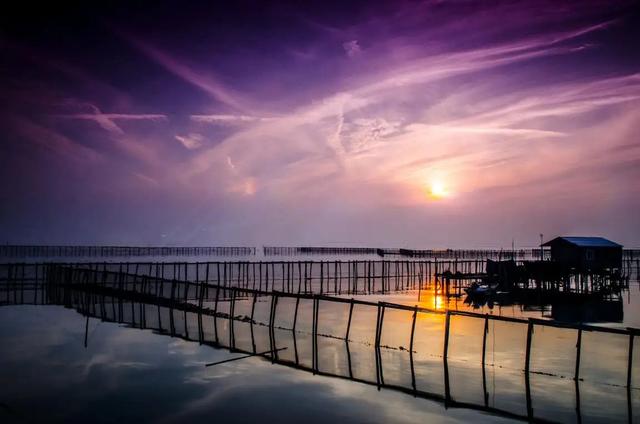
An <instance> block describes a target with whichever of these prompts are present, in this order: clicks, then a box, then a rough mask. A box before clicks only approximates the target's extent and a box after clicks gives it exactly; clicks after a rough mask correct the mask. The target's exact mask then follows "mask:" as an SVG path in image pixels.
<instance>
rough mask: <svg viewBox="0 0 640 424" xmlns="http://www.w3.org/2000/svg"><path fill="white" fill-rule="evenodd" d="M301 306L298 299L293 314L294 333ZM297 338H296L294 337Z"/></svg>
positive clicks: (298, 298) (297, 298)
mask: <svg viewBox="0 0 640 424" xmlns="http://www.w3.org/2000/svg"><path fill="white" fill-rule="evenodd" d="M299 306H300V297H299V296H298V297H296V309H295V311H294V313H293V328H292V330H293V332H294V333H295V332H296V324H297V323H298V307H299ZM294 337H295V336H294Z"/></svg>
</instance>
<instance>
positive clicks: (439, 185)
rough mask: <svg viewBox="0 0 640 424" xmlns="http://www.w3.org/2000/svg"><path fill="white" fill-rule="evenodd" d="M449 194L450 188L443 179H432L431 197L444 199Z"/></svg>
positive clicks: (430, 186)
mask: <svg viewBox="0 0 640 424" xmlns="http://www.w3.org/2000/svg"><path fill="white" fill-rule="evenodd" d="M448 196H449V189H448V188H447V186H446V185H445V184H444V183H443V182H442V181H439V180H437V181H432V182H431V184H430V185H429V197H431V198H432V199H434V200H440V199H444V198H445V197H448Z"/></svg>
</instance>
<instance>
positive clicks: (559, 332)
mask: <svg viewBox="0 0 640 424" xmlns="http://www.w3.org/2000/svg"><path fill="white" fill-rule="evenodd" d="M73 272H75V273H80V274H84V275H86V276H91V275H94V276H95V274H94V273H93V272H92V271H88V270H84V271H83V270H74V271H73ZM62 281H63V282H66V283H68V282H69V281H73V279H72V280H67V279H63V280H62ZM150 281H152V280H150ZM174 284H184V285H185V287H195V288H194V290H195V289H197V287H196V285H195V284H193V283H188V282H186V283H185V282H180V283H178V282H175V281H174ZM72 286H73V287H75V288H77V289H86V290H90V292H92V293H93V295H94V296H98V298H99V296H103V298H104V297H105V296H109V295H114V294H120V295H122V294H125V295H127V296H129V297H131V296H134V297H135V296H138V297H140V296H147V297H146V298H145V297H143V298H139V299H138V300H139V301H140V302H144V301H147V302H149V301H154V300H156V301H157V300H162V301H164V302H165V304H164V305H165V307H169V308H174V309H175V308H182V309H183V311H184V317H185V318H184V319H183V320H182V321H181V322H178V323H177V324H176V321H179V320H176V319H175V318H174V317H173V316H171V319H169V320H168V323H169V325H170V330H169V331H170V332H176V331H178V330H176V329H179V328H183V326H184V334H183V336H185V337H187V338H189V337H191V336H189V335H190V334H198V338H199V339H200V340H199V341H201V342H202V341H208V342H213V343H217V344H220V343H223V342H222V340H224V339H225V338H224V337H222V336H221V335H220V333H222V334H225V333H226V334H228V337H226V340H228V344H227V346H228V347H230V348H231V349H236V350H243V351H250V352H251V351H252V352H256V343H257V339H256V337H255V335H254V331H253V327H254V324H256V323H260V324H262V325H261V327H266V328H267V330H268V331H267V332H268V336H269V337H268V338H269V348H270V350H271V351H273V350H274V349H276V348H279V347H281V345H280V344H278V342H277V339H278V338H277V337H276V333H279V334H288V335H289V336H290V337H291V338H292V340H289V343H288V345H289V347H290V350H289V351H288V353H287V354H282V353H280V354H278V353H275V354H274V358H273V360H277V361H281V360H283V358H286V355H290V354H293V357H292V358H289V359H287V360H285V362H287V361H289V362H292V364H293V365H295V366H297V367H303V368H305V367H306V368H307V369H309V370H310V371H313V372H316V373H321V374H327V373H328V374H331V375H338V376H342V377H345V378H353V379H356V380H358V381H363V382H367V383H368V384H376V385H379V386H381V387H382V386H384V387H391V388H396V389H398V390H402V391H405V392H411V393H414V394H420V395H422V396H425V397H431V398H437V399H440V400H443V401H445V402H446V403H447V404H448V405H458V406H466V407H474V408H477V407H482V408H485V409H486V410H489V411H493V412H499V413H502V414H507V415H509V416H514V417H520V418H526V419H531V420H537V419H538V418H539V417H537V416H536V415H535V414H534V412H533V406H532V405H533V401H532V394H531V381H532V379H533V380H534V381H538V380H540V379H542V380H545V379H547V380H551V381H552V382H553V383H554V385H557V381H558V380H559V379H563V378H564V377H573V378H574V379H575V381H576V385H575V391H576V396H577V401H578V402H579V394H578V390H579V387H578V386H579V385H580V384H581V383H580V381H583V380H586V381H588V382H596V383H598V384H602V383H605V384H607V386H606V387H607V391H609V392H615V391H616V390H617V391H619V390H620V389H622V390H625V386H626V392H627V393H626V394H627V398H628V405H627V406H628V411H629V412H628V414H629V416H631V415H630V414H631V404H632V390H633V391H634V393H633V394H634V395H635V391H636V390H635V389H632V377H633V373H632V368H633V363H634V361H633V356H634V353H633V340H634V336H635V335H636V334H638V332H637V330H634V329H612V328H600V327H592V326H584V325H563V324H558V323H554V322H548V321H542V320H534V319H529V320H523V319H517V318H508V317H497V316H487V315H480V314H474V313H468V312H459V311H451V312H446V313H444V312H441V311H433V310H429V309H426V308H417V307H409V306H405V305H397V304H391V303H386V302H377V303H376V302H368V301H363V300H354V299H345V298H335V297H327V296H320V295H311V294H291V293H283V292H278V291H275V292H261V291H257V290H253V289H245V288H237V287H235V288H233V287H232V288H230V287H219V286H213V285H206V284H201V285H200V286H199V290H200V291H199V292H198V293H205V292H206V290H207V289H208V290H209V291H210V292H215V293H218V294H217V295H215V296H214V298H216V299H218V301H217V302H214V304H213V305H210V304H207V305H204V296H202V297H201V298H200V299H199V300H198V302H197V303H198V305H196V304H195V303H187V302H186V300H185V299H184V298H183V297H182V296H175V292H176V291H173V290H172V291H171V292H168V293H166V297H164V298H163V297H159V296H158V290H159V289H158V286H157V285H156V286H154V285H153V284H148V285H146V286H144V285H142V283H141V282H138V283H133V284H131V285H128V286H123V287H115V286H109V285H105V284H101V282H99V281H91V280H89V279H88V278H86V279H76V280H75V284H72ZM54 287H55V286H54ZM184 291H185V292H188V291H189V289H185V290H184ZM62 292H63V293H65V292H69V291H68V290H62ZM178 292H179V291H178ZM169 293H173V294H169ZM58 300H59V298H58ZM223 300H224V301H223ZM265 300H266V301H265ZM67 301H68V300H67ZM102 302H103V303H104V300H103V301H102ZM121 304H122V302H121V301H120V305H121ZM267 304H268V305H267ZM203 306H207V307H203ZM267 306H268V307H267ZM159 307H160V306H159ZM108 310H109V309H108V308H105V307H101V309H100V311H108ZM111 310H112V311H113V313H114V314H115V313H118V311H119V312H120V313H122V312H123V311H125V310H126V308H125V309H123V308H122V307H118V308H115V307H113V306H112V309H111ZM142 311H143V310H141V312H140V313H138V317H139V318H138V321H140V320H144V319H145V318H144V317H145V316H146V314H145V313H144V312H142ZM93 313H94V315H95V314H96V311H95V307H94V311H93ZM187 314H194V316H197V319H196V320H193V319H192V320H191V321H189V320H188V319H187V318H186V317H187ZM374 314H375V315H376V316H377V319H376V320H375V321H374V320H373V316H374ZM267 315H268V318H266V316H267ZM97 316H100V315H97ZM131 317H132V319H133V322H134V324H135V323H136V322H137V321H136V313H135V310H132V312H131ZM158 317H160V315H158ZM229 317H233V319H232V320H230V321H229V320H228V318H229ZM259 317H262V318H259ZM105 319H111V318H110V317H106V318H105ZM118 319H120V320H122V318H121V317H120V318H118ZM218 319H222V320H223V322H224V325H223V328H222V329H219V328H218V326H217V320H218ZM112 320H116V317H113V318H112ZM158 321H160V319H159V320H158ZM164 321H167V320H166V319H165V320H164ZM211 321H212V322H211ZM443 321H444V325H442V324H443ZM125 322H126V321H125ZM189 322H190V323H191V324H189ZM207 322H209V325H208V326H207ZM374 322H375V324H374ZM385 323H386V325H385ZM189 325H191V327H192V328H191V329H190V328H189ZM143 326H146V325H143ZM194 326H195V327H197V328H195V327H194ZM238 326H241V327H242V326H249V327H250V332H246V331H245V332H244V333H241V334H240V335H238V331H237V327H238ZM443 327H444V329H443ZM416 329H417V330H416ZM385 330H386V331H385ZM283 332H284V333H283ZM545 333H546V335H547V337H545V336H544V335H545ZM249 334H250V338H249ZM534 334H536V335H538V336H537V337H536V336H534ZM205 335H209V336H211V337H210V338H209V339H206V338H204V336H205ZM296 335H297V337H302V338H303V339H305V340H307V341H309V342H310V344H311V349H310V350H309V346H308V344H303V346H301V347H300V346H298V344H297V341H296ZM596 336H597V337H596ZM602 337H607V338H610V339H611V340H610V342H611V341H613V340H615V342H616V343H617V347H616V346H615V345H614V344H612V343H608V344H607V345H606V347H605V345H604V344H603V343H602ZM590 338H591V339H592V340H591V341H590V340H589V339H590ZM191 339H193V338H192V337H191ZM309 339H310V340H309ZM434 339H436V340H441V341H442V345H441V347H442V350H441V351H440V352H441V353H440V354H438V353H437V351H434V350H433V349H430V353H429V354H427V353H426V352H427V351H429V347H432V345H433V340H434ZM345 340H346V341H347V346H346V347H345V348H344V350H346V354H347V362H346V365H344V364H343V366H342V367H337V369H336V370H334V371H333V372H327V371H325V370H324V367H325V366H327V365H333V366H334V367H335V360H334V358H332V357H331V356H327V355H326V353H325V352H326V351H327V349H333V350H334V351H335V350H336V349H337V345H336V343H338V342H340V344H341V343H344V341H345ZM291 341H292V342H293V343H292V344H291ZM572 341H573V343H575V346H576V347H575V348H574V349H575V351H574V352H571V350H567V349H565V351H564V352H563V351H562V350H561V349H558V348H557V345H558V343H560V342H563V343H564V345H565V348H566V347H567V346H570V343H571V342H572ZM249 342H250V343H249ZM349 344H351V345H352V346H354V345H355V346H358V347H361V346H369V348H368V349H364V350H363V349H355V352H350V350H349ZM496 344H497V345H498V347H497V349H496ZM261 346H262V345H261ZM480 347H481V348H480ZM260 350H264V349H262V348H258V349H257V351H260ZM351 350H354V349H353V347H352V349H351ZM320 352H322V355H320V354H319V353H320ZM586 352H589V354H588V357H589V358H591V357H594V358H599V360H598V361H597V362H598V363H597V364H595V365H598V366H595V365H589V366H588V367H586V366H585V363H586V361H585V360H587V361H588V360H589V359H588V358H587V354H586ZM283 355H284V356H283ZM488 355H490V357H488ZM574 355H575V356H574ZM478 356H480V357H479V358H478ZM354 357H355V358H354ZM624 357H626V358H627V360H626V361H620V359H621V358H624ZM309 358H310V362H309V361H306V362H305V360H308V359H309ZM438 358H439V359H438ZM568 358H571V360H569V359H568ZM538 359H539V360H538ZM572 360H573V361H575V362H574V363H573V365H572V364H571V362H572ZM434 361H436V362H437V361H441V366H440V367H441V368H440V369H441V371H440V372H438V370H437V369H436V367H435V366H434ZM450 361H452V362H453V363H454V364H455V365H454V366H453V367H450V366H449V363H450ZM581 361H582V366H581ZM373 362H375V364H376V366H375V370H374V371H375V377H372V376H371V374H372V373H371V372H369V373H368V374H369V378H364V377H362V378H361V377H358V376H359V375H365V376H366V375H367V371H372V368H371V366H370V365H369V364H371V363H373ZM592 362H594V361H592ZM615 362H618V363H617V367H616V363H615ZM476 364H479V365H481V366H480V367H478V366H477V365H476ZM611 365H613V366H611ZM625 365H626V366H625ZM487 368H488V369H487ZM522 368H524V371H525V372H524V377H525V381H524V389H525V390H524V403H525V404H526V413H520V412H518V411H516V412H514V411H509V407H510V406H513V405H512V404H513V403H514V402H511V403H510V402H506V405H505V407H501V408H496V407H495V406H492V405H495V394H496V393H497V392H500V390H501V388H503V387H509V386H514V381H513V380H514V372H515V375H520V376H521V375H523V374H521V371H522ZM478 369H480V371H481V380H482V384H481V385H478V387H480V386H481V387H482V396H481V399H480V402H477V403H473V402H472V404H471V405H468V403H469V402H468V401H462V400H460V399H462V398H464V397H465V396H466V391H467V389H466V387H465V385H457V386H456V385H455V384H452V382H455V381H456V380H468V376H467V374H473V373H474V372H476V373H477V371H478ZM425 370H427V372H425ZM567 370H568V371H567ZM390 371H391V372H390ZM450 371H451V372H450ZM487 374H493V375H492V377H493V380H492V381H488V376H487ZM434 375H442V379H440V378H438V379H436V380H439V381H443V383H444V384H443V387H439V386H438V384H435V385H434V384H433V383H434V379H433V376H434ZM489 377H491V376H489ZM496 378H497V381H498V383H496ZM516 380H517V378H516ZM567 380H569V379H567ZM625 380H626V381H625ZM569 381H570V380H569ZM547 383H548V381H547ZM582 384H585V383H582ZM490 386H493V390H491V389H490ZM423 387H426V388H428V389H425V388H423ZM460 387H462V392H461V394H458V393H457V392H456V394H455V395H454V394H452V393H454V391H455V390H456V388H460ZM440 389H442V391H441V392H440V393H442V392H443V393H444V394H443V395H440V394H438V392H439V390H440ZM507 392H508V393H511V392H512V391H511V392H510V391H507ZM543 392H545V393H546V391H544V390H543ZM490 393H493V396H494V401H493V403H491V402H490ZM507 398H508V396H507ZM618 398H619V397H618ZM551 400H553V398H552V399H551ZM547 402H549V400H547ZM515 404H516V405H519V404H518V403H517V402H515ZM520 404H522V403H520ZM565 405H566V403H565ZM556 408H557V407H556ZM516 409H517V408H516ZM565 409H566V408H565ZM540 412H544V409H542V410H541V411H540ZM577 412H578V413H580V410H579V409H578V411H577Z"/></svg>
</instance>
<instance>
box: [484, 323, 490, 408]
mask: <svg viewBox="0 0 640 424" xmlns="http://www.w3.org/2000/svg"><path fill="white" fill-rule="evenodd" d="M488 333H489V316H488V315H485V317H484V331H483V334H482V391H483V392H484V406H488V405H489V393H488V392H487V372H486V358H487V334H488Z"/></svg>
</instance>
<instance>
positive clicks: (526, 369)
mask: <svg viewBox="0 0 640 424" xmlns="http://www.w3.org/2000/svg"><path fill="white" fill-rule="evenodd" d="M532 338H533V321H529V324H528V326H527V351H526V354H525V363H524V372H525V373H526V374H527V378H528V375H529V365H530V363H531V341H532Z"/></svg>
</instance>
